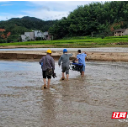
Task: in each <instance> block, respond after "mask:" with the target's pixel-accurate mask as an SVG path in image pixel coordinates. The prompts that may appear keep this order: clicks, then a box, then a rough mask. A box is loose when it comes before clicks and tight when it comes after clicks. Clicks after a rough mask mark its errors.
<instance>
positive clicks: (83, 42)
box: [0, 36, 128, 48]
mask: <svg viewBox="0 0 128 128" xmlns="http://www.w3.org/2000/svg"><path fill="white" fill-rule="evenodd" d="M22 45H26V46H31V45H42V47H58V48H59V47H60V48H61V47H74V48H75V47H81V48H82V47H87V48H89V47H120V46H121V47H128V36H122V37H121V36H120V37H114V36H111V37H105V38H104V39H102V38H95V37H72V38H65V39H61V40H41V41H27V42H16V43H0V46H22Z"/></svg>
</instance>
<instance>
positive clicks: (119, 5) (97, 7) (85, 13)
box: [49, 1, 128, 39]
mask: <svg viewBox="0 0 128 128" xmlns="http://www.w3.org/2000/svg"><path fill="white" fill-rule="evenodd" d="M119 28H128V1H111V2H105V3H103V2H93V3H91V4H89V5H84V6H79V7H77V9H75V10H74V11H73V12H71V13H70V14H69V15H68V17H67V18H66V17H63V18H62V19H61V20H59V21H57V22H56V23H55V24H54V25H53V26H52V27H50V29H49V32H50V33H51V34H52V35H53V37H54V39H61V38H63V37H72V36H87V35H89V36H108V35H113V31H114V30H115V29H119Z"/></svg>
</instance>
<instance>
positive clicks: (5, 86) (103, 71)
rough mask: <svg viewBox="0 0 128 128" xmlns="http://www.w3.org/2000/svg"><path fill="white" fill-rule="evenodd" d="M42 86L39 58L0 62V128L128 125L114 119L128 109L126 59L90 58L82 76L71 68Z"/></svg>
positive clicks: (58, 72) (58, 70)
mask: <svg viewBox="0 0 128 128" xmlns="http://www.w3.org/2000/svg"><path fill="white" fill-rule="evenodd" d="M56 73H57V76H58V77H57V78H55V79H52V81H51V83H52V85H51V88H50V89H49V90H42V89H41V86H42V84H43V80H42V76H41V69H40V66H39V64H38V62H22V61H0V126H4V127H10V126H11V127H17V126H21V127H25V126H28V127H30V126H31V127H32V126H33V127H35V126H36V127H45V126H46V127H48V126H51V127H53V126H54V127H55V126H58V127H60V126H62V127H63V126H65V127H66V126H71V127H72V126H75V127H80V126H83V127H85V126H88V127H89V126H102V127H105V126H111V127H114V126H118V127H122V126H128V122H126V121H124V122H120V121H119V120H112V119H111V116H112V112H113V111H127V112H128V63H122V62H116V63H115V62H114V63H112V62H87V66H86V75H85V77H84V78H81V77H80V76H79V73H78V72H74V71H70V80H69V81H60V80H59V79H60V77H61V69H60V68H59V67H58V66H57V63H56Z"/></svg>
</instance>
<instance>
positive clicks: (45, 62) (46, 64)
mask: <svg viewBox="0 0 128 128" xmlns="http://www.w3.org/2000/svg"><path fill="white" fill-rule="evenodd" d="M51 53H52V51H51V50H50V49H48V50H47V55H46V56H43V57H42V58H41V60H40V61H39V63H40V65H42V76H43V81H44V86H43V88H45V89H46V88H49V87H50V82H51V75H47V69H52V70H53V72H54V70H55V61H54V59H53V57H51ZM46 78H48V85H47V86H46Z"/></svg>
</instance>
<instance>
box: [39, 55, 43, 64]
mask: <svg viewBox="0 0 128 128" xmlns="http://www.w3.org/2000/svg"><path fill="white" fill-rule="evenodd" d="M42 61H43V57H42V58H41V59H40V61H39V64H40V65H41V62H42Z"/></svg>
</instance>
